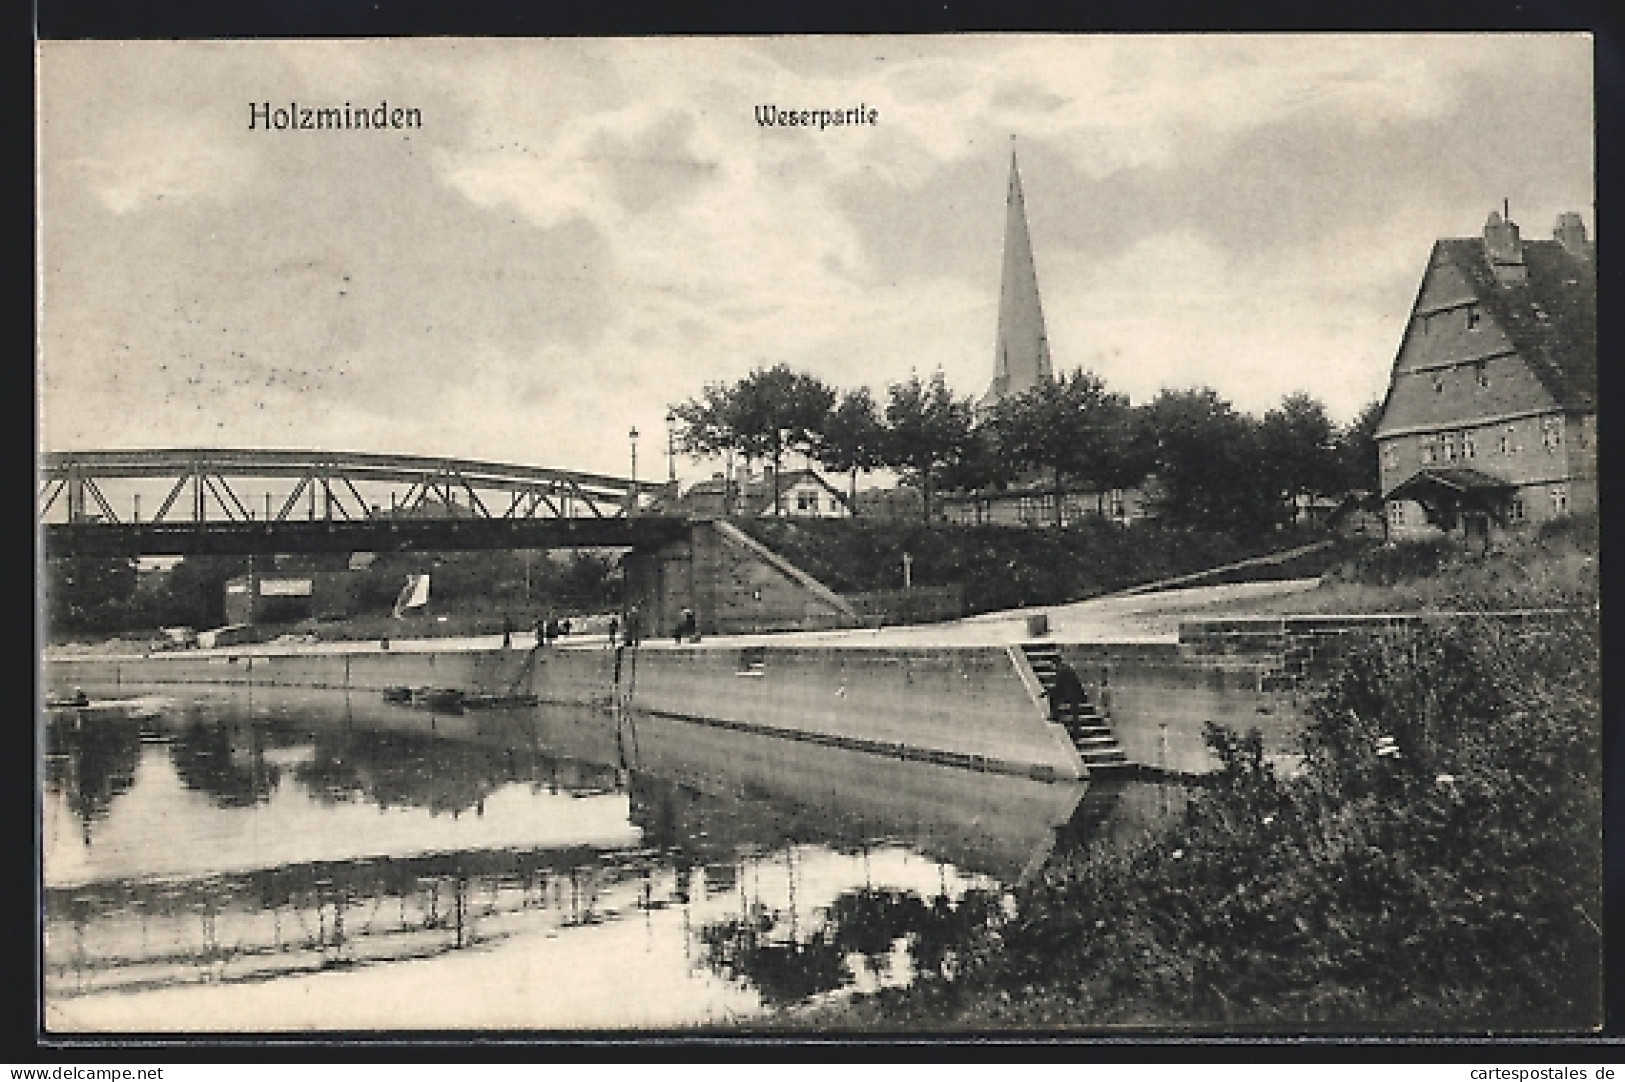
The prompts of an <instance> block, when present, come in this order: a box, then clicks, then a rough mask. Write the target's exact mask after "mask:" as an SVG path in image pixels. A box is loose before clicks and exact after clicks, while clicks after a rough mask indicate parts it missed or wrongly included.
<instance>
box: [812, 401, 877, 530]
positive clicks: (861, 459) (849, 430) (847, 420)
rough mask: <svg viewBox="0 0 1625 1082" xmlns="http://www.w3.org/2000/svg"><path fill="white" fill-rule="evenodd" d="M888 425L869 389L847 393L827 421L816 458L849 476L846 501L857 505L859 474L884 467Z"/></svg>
mask: <svg viewBox="0 0 1625 1082" xmlns="http://www.w3.org/2000/svg"><path fill="white" fill-rule="evenodd" d="M885 436H886V426H885V424H884V423H883V422H882V421H881V419H880V413H879V410H878V409H877V408H876V406H875V400H874V398H873V397H872V396H871V395H870V394H869V388H867V387H859V388H858V389H857V390H855V391H847V392H846V393H845V394H843V395H842V396H841V401H840V404H839V405H838V406H836V407H835V409H834V411H833V412H831V413H830V415H829V416H828V417H827V418H826V419H825V421H824V431H823V433H822V434H821V436H820V438H819V440H818V447H817V450H816V451H815V452H814V456H815V457H816V458H817V459H818V461H819V462H820V463H821V464H822V465H824V466H825V467H827V468H828V469H831V470H840V471H842V472H844V473H846V474H848V487H847V502H848V504H849V506H851V507H852V508H853V509H854V511H855V510H856V508H857V504H858V473H859V472H860V471H862V472H865V473H866V472H868V471H869V470H873V469H876V468H878V467H880V466H883V465H884V464H885V462H884V458H885Z"/></svg>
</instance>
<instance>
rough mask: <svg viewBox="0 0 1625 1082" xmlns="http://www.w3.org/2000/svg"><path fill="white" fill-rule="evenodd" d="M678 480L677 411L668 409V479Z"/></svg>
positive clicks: (670, 480)
mask: <svg viewBox="0 0 1625 1082" xmlns="http://www.w3.org/2000/svg"><path fill="white" fill-rule="evenodd" d="M676 480H677V411H676V410H667V411H666V481H667V483H675V482H676Z"/></svg>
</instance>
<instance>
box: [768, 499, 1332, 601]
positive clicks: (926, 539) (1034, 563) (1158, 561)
mask: <svg viewBox="0 0 1625 1082" xmlns="http://www.w3.org/2000/svg"><path fill="white" fill-rule="evenodd" d="M739 525H740V526H742V527H744V528H746V529H748V530H749V531H750V533H751V534H752V535H753V536H754V537H756V539H757V540H759V541H761V542H762V543H763V544H764V545H766V546H768V547H769V548H771V549H772V550H773V551H775V552H777V553H779V554H780V555H782V556H783V557H785V558H786V559H788V560H789V561H790V562H791V563H794V564H795V565H796V566H798V567H800V568H802V569H803V570H804V571H806V572H807V573H808V574H810V575H812V576H813V577H814V578H816V579H818V580H819V581H820V582H822V583H824V584H825V585H826V586H828V587H829V588H830V589H832V590H835V591H837V592H840V593H855V592H861V591H866V590H886V589H897V588H899V587H901V586H902V584H903V554H904V553H907V554H908V556H909V558H910V562H911V568H912V572H911V574H912V581H913V583H914V584H915V585H917V586H948V585H954V584H963V585H964V587H965V607H966V609H967V611H968V613H980V612H992V611H996V610H999V609H1008V608H1018V607H1021V606H1026V605H1053V604H1061V603H1064V602H1068V601H1077V600H1080V599H1083V598H1088V597H1096V596H1099V595H1101V594H1106V593H1111V592H1113V591H1116V590H1121V589H1126V588H1127V587H1130V586H1138V585H1141V584H1143V583H1147V582H1154V581H1156V580H1159V579H1164V578H1170V577H1173V576H1176V575H1183V574H1188V573H1190V572H1194V571H1201V570H1205V569H1207V568H1210V567H1215V566H1218V565H1221V564H1226V563H1231V562H1234V561H1236V560H1241V559H1245V558H1247V557H1249V556H1257V555H1261V554H1263V553H1267V552H1274V551H1278V550H1280V549H1285V548H1290V547H1292V546H1294V545H1299V544H1303V543H1305V542H1306V541H1307V540H1311V539H1313V538H1312V536H1310V535H1300V534H1296V533H1291V532H1281V533H1275V532H1271V533H1267V534H1260V535H1258V536H1255V537H1250V538H1248V537H1232V536H1229V535H1225V534H1221V533H1216V532H1213V531H1205V530H1203V531H1185V530H1180V529H1176V528H1173V527H1170V526H1167V525H1164V524H1161V523H1156V522H1144V523H1136V524H1134V525H1132V526H1122V525H1119V524H1117V523H1114V522H1111V521H1109V520H1106V519H1099V520H1091V519H1086V520H1084V521H1081V522H1077V523H1073V524H1072V525H1069V526H1067V527H1065V528H1055V527H1045V528H1029V527H1021V526H991V525H982V526H954V525H945V524H935V525H932V526H925V525H922V524H919V523H909V522H891V521H883V520H863V519H858V520H842V521H811V522H808V521H802V522H793V521H788V520H783V519H780V520H767V519H758V520H752V521H748V522H744V521H742V522H740V523H739Z"/></svg>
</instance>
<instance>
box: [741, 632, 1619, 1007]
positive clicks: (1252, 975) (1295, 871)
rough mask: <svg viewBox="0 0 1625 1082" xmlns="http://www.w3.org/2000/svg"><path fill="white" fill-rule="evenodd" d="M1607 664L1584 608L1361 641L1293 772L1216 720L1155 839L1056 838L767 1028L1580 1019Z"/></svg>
mask: <svg viewBox="0 0 1625 1082" xmlns="http://www.w3.org/2000/svg"><path fill="white" fill-rule="evenodd" d="M1598 683H1599V677H1598V650H1597V638H1596V625H1595V621H1594V619H1592V618H1589V617H1586V616H1578V615H1577V616H1575V617H1572V618H1567V619H1560V620H1555V621H1551V622H1546V623H1542V624H1539V625H1525V626H1520V627H1514V626H1511V625H1507V624H1504V623H1499V622H1496V621H1492V620H1470V621H1466V622H1462V623H1458V624H1454V625H1450V626H1444V627H1436V628H1428V629H1420V630H1417V631H1415V632H1413V633H1410V634H1407V635H1405V636H1403V637H1390V638H1385V639H1378V638H1373V639H1370V640H1368V641H1365V642H1363V643H1362V644H1360V645H1358V646H1357V647H1356V648H1355V649H1353V650H1352V651H1351V653H1350V655H1349V657H1348V659H1347V663H1346V664H1345V665H1344V667H1343V668H1342V669H1341V670H1340V671H1339V672H1338V673H1337V674H1336V675H1335V676H1333V677H1332V678H1330V679H1329V680H1328V681H1327V682H1326V683H1325V685H1324V686H1322V687H1321V688H1320V689H1319V690H1318V691H1317V692H1316V693H1315V694H1314V699H1313V707H1312V716H1313V721H1312V724H1311V725H1310V726H1309V727H1308V729H1307V731H1306V732H1305V734H1304V736H1303V738H1302V751H1303V755H1304V758H1303V766H1302V768H1301V770H1299V771H1298V772H1297V773H1294V774H1291V775H1285V774H1283V773H1282V772H1280V771H1279V770H1278V769H1277V768H1276V767H1275V766H1274V765H1272V763H1271V762H1270V761H1269V760H1267V759H1266V758H1265V757H1264V754H1263V748H1262V743H1261V741H1260V739H1259V738H1258V736H1257V734H1256V733H1249V734H1237V733H1234V732H1229V731H1227V730H1224V729H1221V728H1218V727H1214V728H1212V729H1210V731H1209V742H1210V745H1211V746H1212V748H1213V750H1214V751H1215V753H1216V754H1217V755H1218V757H1219V759H1220V760H1221V762H1222V764H1223V765H1222V769H1220V770H1219V771H1218V772H1217V773H1215V774H1214V775H1212V776H1211V777H1209V778H1207V779H1206V781H1205V784H1203V785H1202V786H1201V787H1199V789H1198V790H1197V792H1196V793H1195V794H1194V795H1193V796H1192V798H1191V799H1190V800H1189V801H1188V802H1186V804H1185V806H1184V808H1183V810H1182V811H1180V812H1178V813H1175V814H1174V815H1172V816H1171V817H1170V818H1169V819H1168V820H1167V821H1166V822H1165V823H1163V824H1162V825H1161V826H1159V827H1156V828H1154V829H1152V830H1150V831H1148V832H1147V833H1146V835H1145V836H1144V837H1143V838H1142V839H1141V840H1139V841H1137V842H1133V843H1130V844H1128V845H1126V846H1120V847H1118V848H1108V847H1106V846H1105V845H1100V844H1097V845H1094V846H1092V847H1085V848H1082V849H1073V850H1072V851H1070V852H1067V853H1065V854H1061V855H1058V856H1057V857H1054V858H1052V859H1051V861H1050V863H1049V864H1048V865H1047V866H1046V867H1045V868H1044V869H1043V870H1042V871H1041V873H1039V874H1038V876H1036V877H1035V878H1034V879H1033V880H1032V881H1030V882H1028V883H1025V884H1022V885H1018V886H1016V887H1014V888H1013V889H1012V890H1011V892H1010V894H1009V897H1008V899H1007V900H1006V904H1005V905H1003V906H1002V907H1000V906H991V907H990V906H987V905H982V904H979V905H978V906H977V908H976V909H975V913H974V915H975V919H974V920H963V921H957V922H954V927H955V928H956V929H957V931H956V936H957V938H956V939H955V941H954V942H953V943H952V944H951V945H949V946H946V947H945V946H944V945H943V944H942V943H940V942H938V941H937V939H938V938H939V937H938V936H937V933H938V932H939V931H940V929H939V928H938V927H937V925H940V924H941V923H942V922H941V921H938V922H936V924H934V925H933V926H932V932H933V935H932V936H930V937H927V938H926V940H925V941H926V942H927V943H928V946H929V950H928V951H927V952H926V953H927V954H928V957H927V956H922V957H920V958H917V959H915V972H916V978H915V980H914V981H913V983H912V984H911V985H909V986H908V987H905V988H897V989H889V990H885V991H881V992H878V993H871V994H866V995H860V996H853V997H850V998H847V999H845V1000H840V1001H838V1002H835V1003H825V1004H823V1005H821V1006H816V1007H813V1008H810V1009H804V1010H800V1011H791V1012H787V1013H783V1014H780V1015H779V1016H777V1017H776V1018H775V1019H774V1020H773V1021H771V1022H769V1023H768V1025H770V1026H772V1027H775V1028H791V1029H800V1028H809V1029H817V1030H821V1031H828V1030H842V1029H852V1030H862V1031H865V1032H873V1031H875V1030H887V1029H908V1030H921V1029H925V1030H934V1031H945V1030H955V1029H977V1030H1030V1029H1038V1030H1072V1029H1078V1028H1084V1029H1095V1028H1122V1027H1130V1028H1149V1029H1157V1030H1168V1029H1196V1030H1201V1029H1211V1030H1222V1031H1224V1032H1236V1031H1242V1030H1249V1029H1256V1030H1261V1031H1286V1032H1358V1031H1377V1032H1384V1033H1447V1032H1448V1033H1462V1032H1485V1031H1495V1032H1502V1033H1506V1032H1535V1033H1540V1032H1554V1031H1586V1030H1589V1029H1591V1028H1592V1027H1595V1026H1596V1025H1599V1024H1600V1022H1601V1017H1602V1016H1601V1010H1602V1008H1601V994H1602V967H1601V962H1602V950H1603V941H1602V933H1601V928H1600V925H1601V922H1602V916H1601V901H1602V899H1601V777H1600V774H1601V746H1600V744H1601V742H1600V718H1601V714H1600V705H1599V700H1598ZM939 908H940V906H939ZM907 934H908V933H905V935H907Z"/></svg>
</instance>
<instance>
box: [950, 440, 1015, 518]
mask: <svg viewBox="0 0 1625 1082" xmlns="http://www.w3.org/2000/svg"><path fill="white" fill-rule="evenodd" d="M1010 475H1011V471H1010V468H1009V466H1008V464H1007V463H1006V462H1005V461H1004V459H1003V457H1002V456H1001V455H1000V453H999V445H998V440H997V439H996V438H995V436H994V433H993V429H992V428H991V426H989V425H985V424H979V425H976V426H974V427H973V428H972V429H971V430H970V431H969V432H967V433H965V438H964V440H962V441H961V443H960V446H959V448H958V451H957V453H956V454H955V455H954V458H953V460H952V461H950V462H948V463H946V464H945V465H944V466H943V467H942V470H941V472H940V473H939V474H938V475H937V484H938V486H939V487H941V488H944V489H951V490H955V491H959V492H964V493H968V494H969V495H970V497H971V501H972V503H973V505H974V506H975V508H976V521H977V522H978V523H980V522H981V521H982V511H983V508H984V507H985V504H986V501H985V500H984V498H983V496H982V493H983V492H984V491H985V490H987V489H990V488H1001V487H1003V486H1004V484H1005V483H1006V482H1007V481H1008V480H1009V479H1010Z"/></svg>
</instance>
